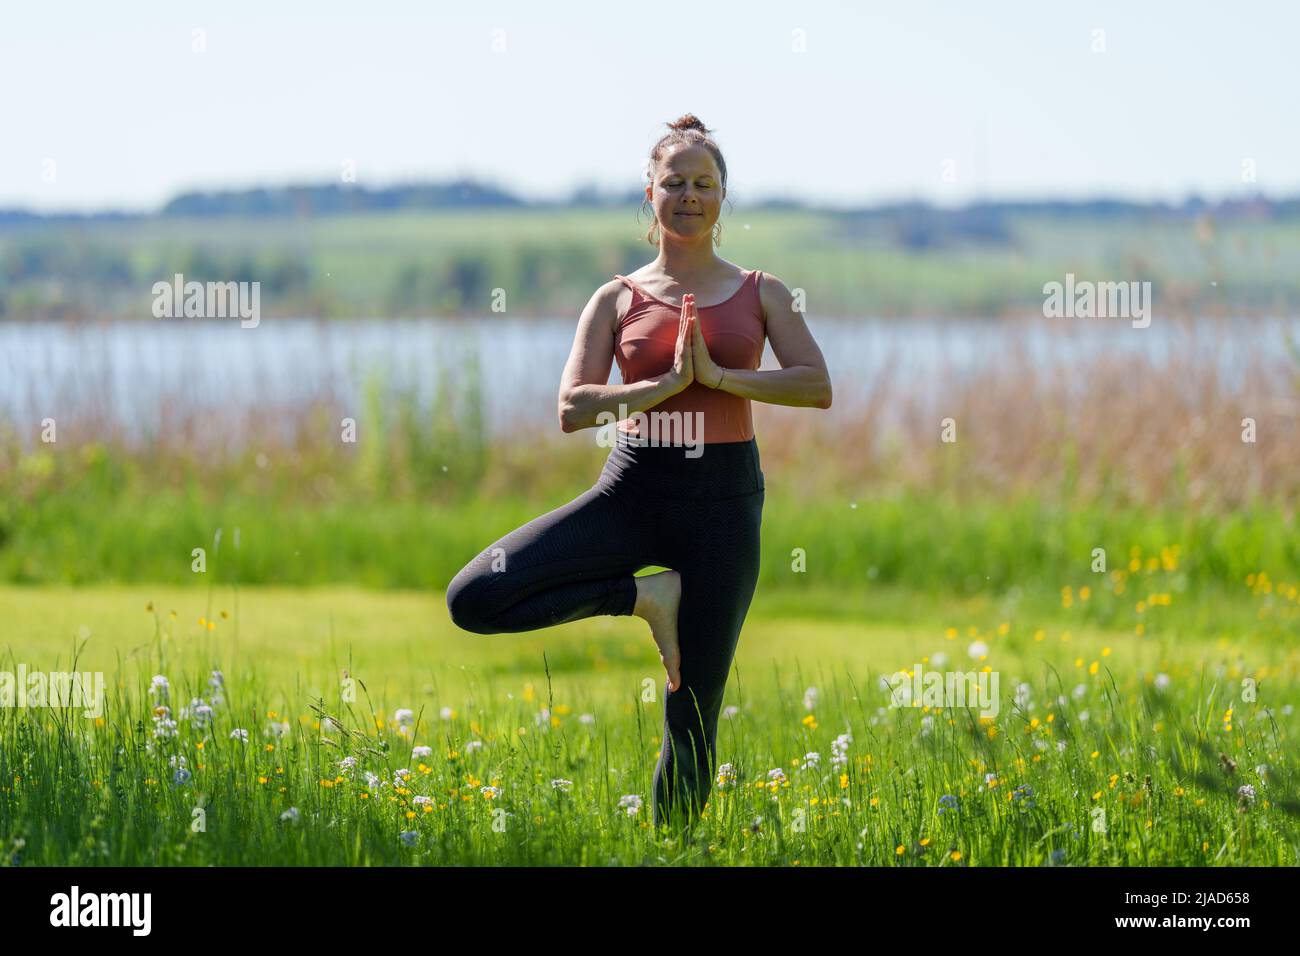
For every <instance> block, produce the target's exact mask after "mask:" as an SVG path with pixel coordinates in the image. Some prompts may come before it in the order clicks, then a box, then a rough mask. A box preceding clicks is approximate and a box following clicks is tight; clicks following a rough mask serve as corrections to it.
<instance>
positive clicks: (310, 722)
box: [0, 570, 1300, 866]
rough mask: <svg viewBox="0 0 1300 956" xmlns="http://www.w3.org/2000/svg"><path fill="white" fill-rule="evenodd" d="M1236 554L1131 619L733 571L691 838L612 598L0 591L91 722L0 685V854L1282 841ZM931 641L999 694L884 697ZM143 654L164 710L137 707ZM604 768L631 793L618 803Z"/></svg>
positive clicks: (717, 858) (1274, 672)
mask: <svg viewBox="0 0 1300 956" xmlns="http://www.w3.org/2000/svg"><path fill="white" fill-rule="evenodd" d="M1174 573H1176V571H1175V572H1167V571H1164V570H1161V571H1158V572H1152V575H1153V581H1154V579H1155V578H1157V577H1160V576H1162V575H1163V576H1168V575H1171V574H1174ZM1255 583H1256V587H1255V588H1254V590H1255V591H1257V592H1258V593H1256V594H1250V593H1246V592H1244V589H1243V593H1241V594H1238V595H1234V596H1232V597H1231V598H1225V599H1224V600H1223V601H1222V602H1221V603H1222V605H1223V608H1222V614H1223V616H1224V619H1225V621H1226V623H1227V626H1225V627H1224V628H1222V629H1212V630H1197V629H1195V628H1193V627H1190V626H1189V627H1184V626H1181V625H1180V626H1173V625H1172V624H1170V623H1169V621H1167V620H1166V621H1164V622H1161V621H1159V620H1156V619H1155V617H1154V615H1152V617H1151V619H1150V626H1149V627H1148V628H1146V629H1145V631H1144V633H1143V634H1142V635H1141V636H1139V635H1138V634H1137V633H1135V629H1134V628H1132V627H1124V628H1122V629H1117V628H1113V627H1103V626H1097V625H1096V624H1095V623H1093V622H1092V620H1091V619H1090V617H1089V614H1090V613H1091V612H1090V611H1089V605H1091V604H1092V603H1093V602H1096V601H1100V600H1102V599H1103V595H1101V594H1100V593H1098V594H1094V595H1090V596H1089V598H1088V599H1087V600H1086V601H1084V600H1080V599H1078V598H1077V597H1076V598H1073V599H1072V600H1071V602H1070V606H1069V607H1065V606H1062V605H1063V603H1064V602H1061V601H1058V602H1057V603H1056V604H1055V606H1054V607H1051V608H1047V607H1046V606H1044V607H1042V608H1041V609H1039V610H1036V611H1035V612H1034V613H1032V614H1030V613H1025V612H1024V610H1023V608H1014V609H1012V610H1011V611H1010V612H1009V611H1008V607H1007V605H1006V602H1005V601H1004V600H1003V601H994V600H990V599H989V598H988V597H987V596H975V597H972V598H967V599H960V598H956V597H952V598H947V599H936V598H934V597H924V596H921V595H918V594H916V593H914V592H912V591H910V590H908V589H907V588H900V587H894V586H890V587H879V588H877V589H875V590H874V591H872V592H870V593H868V592H866V591H865V590H864V591H859V592H845V591H844V590H843V589H826V588H820V589H809V590H806V591H804V592H802V593H800V592H792V591H790V590H788V589H775V588H760V591H759V594H758V595H757V597H756V599H755V603H754V605H753V608H752V609H751V612H750V615H749V618H748V621H747V623H746V627H745V630H744V633H743V634H742V636H741V641H740V647H739V650H738V654H737V659H736V666H735V670H734V671H733V674H732V677H731V680H730V681H729V684H728V690H727V701H726V703H727V704H728V705H729V706H733V707H735V708H737V709H736V711H735V712H734V714H733V715H731V716H729V717H726V718H724V720H723V721H722V723H721V725H720V728H719V737H718V739H719V755H718V760H719V762H720V763H724V764H729V765H731V768H732V769H733V770H734V771H735V782H734V786H728V787H725V788H721V787H715V789H714V793H713V796H712V798H711V800H710V804H709V806H708V808H707V809H706V815H705V817H704V819H703V820H701V821H700V824H699V826H698V827H697V830H696V832H695V834H694V838H693V839H687V838H683V837H681V836H673V835H672V834H665V833H659V834H656V833H655V831H654V829H653V828H652V827H651V826H650V823H649V817H650V792H649V786H650V780H651V777H652V774H653V769H654V763H655V758H656V755H657V752H658V749H659V744H660V737H659V734H660V728H661V726H662V708H663V704H662V700H660V699H646V697H647V693H646V691H647V689H649V690H650V691H651V693H650V694H649V696H650V697H651V698H653V697H654V696H655V695H659V694H662V684H663V674H662V668H661V667H660V666H659V665H658V662H657V658H656V656H655V655H654V652H653V646H652V643H651V641H650V638H649V634H648V632H647V630H646V628H645V625H644V622H641V621H639V620H636V619H632V618H596V619H589V620H584V621H579V622H575V623H573V624H569V625H565V626H562V627H558V628H549V629H546V630H542V631H535V632H529V633H524V634H514V635H490V636H483V635H473V634H467V633H463V632H459V631H458V630H457V629H455V628H454V627H453V626H452V625H451V624H450V622H449V621H448V620H447V616H446V610H445V606H444V604H443V598H442V595H441V593H439V592H437V591H414V592H406V591H390V592H385V593H376V592H369V591H366V590H364V589H360V588H353V587H346V588H308V589H274V588H253V587H235V586H232V585H218V584H215V583H213V584H212V585H211V586H210V587H209V588H202V587H199V588H195V587H188V588H187V587H176V586H169V585H156V584H130V585H120V586H100V587H86V588H63V587H54V588H18V587H4V588H0V620H4V621H5V623H6V627H5V637H4V639H3V643H2V644H0V654H3V660H0V671H6V670H8V671H15V670H16V669H17V667H18V665H19V664H20V663H21V664H25V665H26V667H27V668H28V669H29V670H34V669H45V670H60V669H71V665H72V659H73V656H74V647H75V648H79V658H78V659H77V662H76V666H77V669H79V670H83V671H87V670H90V671H93V670H103V671H104V672H105V675H106V679H107V688H108V689H107V697H108V701H107V705H106V708H105V711H104V713H103V717H102V720H101V721H95V720H92V719H86V718H84V717H83V716H81V714H80V712H79V710H75V709H69V710H58V709H35V708H27V709H18V708H13V707H5V708H0V862H3V861H5V860H8V861H9V862H11V863H12V862H17V863H19V864H21V865H42V864H47V865H51V864H52V865H61V864H76V865H97V864H125V865H174V864H184V865H205V864H218V865H233V864H245V865H248V864H253V865H262V864H280V865H295V864H403V863H410V864H485V865H511V864H517V865H531V864H561V863H563V864H600V865H605V864H626V865H634V864H645V863H651V864H675V865H697V864H699V865H719V864H721V865H799V866H815V865H856V864H867V865H909V866H912V865H920V866H966V865H976V866H980V865H1028V866H1037V865H1046V864H1060V865H1072V866H1083V865H1242V864H1259V865H1295V864H1296V863H1297V862H1298V861H1300V821H1297V818H1296V814H1297V812H1298V811H1300V806H1298V805H1297V803H1296V801H1295V782H1296V776H1295V772H1296V768H1295V764H1294V754H1295V747H1294V744H1293V743H1292V742H1291V740H1290V738H1291V737H1292V736H1293V735H1294V733H1295V731H1296V716H1295V714H1294V706H1295V704H1296V703H1297V702H1300V682H1298V681H1297V678H1298V676H1300V675H1298V674H1297V663H1298V662H1300V657H1298V655H1297V653H1296V651H1295V650H1294V647H1295V644H1294V641H1293V640H1280V639H1279V631H1283V632H1285V633H1289V634H1291V635H1293V634H1294V618H1290V619H1287V620H1283V618H1284V617H1285V614H1286V613H1287V612H1288V610H1289V609H1290V608H1292V607H1294V604H1295V602H1294V600H1293V599H1289V598H1286V597H1285V595H1281V596H1279V594H1278V593H1277V588H1276V587H1272V586H1270V590H1266V589H1265V587H1264V582H1263V581H1261V580H1259V579H1256V582H1255ZM1076 593H1077V592H1076ZM1181 600H1182V598H1176V599H1175V600H1174V602H1173V605H1172V606H1171V607H1169V608H1164V607H1160V608H1159V611H1160V612H1164V611H1173V610H1174V609H1175V608H1176V607H1177V605H1178V603H1179V602H1180V601H1181ZM147 606H152V609H153V610H152V611H147V610H146V607H147ZM1265 609H1271V610H1269V612H1268V613H1262V612H1264V611H1265ZM173 611H174V612H175V616H174V617H173V616H172V612H173ZM1153 611H1154V609H1153ZM223 612H224V613H223ZM201 618H202V619H203V620H204V621H205V622H207V621H211V622H213V623H212V626H211V627H209V626H207V625H206V624H202V625H201V624H200V619H201ZM1288 628H1289V630H1286V629H1288ZM976 640H980V641H983V642H984V643H985V644H986V645H987V648H988V650H987V656H986V658H985V659H983V660H979V661H975V660H973V659H971V658H970V657H969V656H968V648H969V646H970V645H971V644H972V643H973V642H974V641H976ZM939 652H942V653H944V654H946V655H947V657H948V659H949V664H948V666H949V667H951V668H955V669H962V670H965V669H977V668H979V667H983V666H986V665H987V666H989V667H991V668H993V669H994V670H995V671H996V672H997V673H998V675H999V682H1000V686H999V695H998V699H999V703H1000V707H1001V709H1000V712H999V713H998V714H997V716H996V717H995V718H993V719H992V720H991V721H988V722H982V721H981V720H980V718H979V715H978V713H977V712H975V711H973V710H970V711H968V710H965V709H952V710H947V711H934V710H929V711H924V712H923V711H922V710H921V709H914V708H897V709H894V708H890V707H889V706H888V704H889V696H888V693H887V692H886V691H885V690H883V689H881V688H880V687H879V681H880V678H881V677H882V676H883V675H887V674H891V673H893V672H895V671H896V670H899V669H910V668H911V667H913V666H914V665H915V664H916V663H918V662H924V663H926V666H935V667H938V666H939V665H938V662H937V661H936V660H935V658H934V655H935V654H936V653H939ZM213 670H220V671H221V672H222V674H223V678H224V679H223V684H224V689H223V695H222V696H223V698H224V700H223V702H222V703H220V704H218V705H216V706H215V708H214V714H213V719H212V722H211V724H210V725H209V726H207V727H200V726H199V723H198V722H197V721H196V720H194V719H183V718H180V712H181V709H182V708H183V707H184V706H186V705H187V704H189V703H190V702H191V699H192V698H194V697H199V698H202V699H204V700H205V701H208V702H211V701H212V688H211V686H210V685H209V680H210V675H211V673H212V671H213ZM345 672H346V674H347V675H349V676H351V677H353V678H355V679H356V681H357V684H356V685H355V700H352V701H348V700H345V699H344V697H345V693H346V685H345V684H344V682H343V679H342V678H343V676H344V674H345ZM155 674H162V675H165V676H166V677H167V678H168V679H169V682H170V691H169V700H168V703H169V705H170V707H171V716H172V717H173V718H178V719H177V731H178V733H177V736H175V737H166V738H157V739H155V738H154V736H153V730H154V727H155V723H154V719H153V712H152V710H151V709H152V708H153V707H154V706H156V705H157V704H158V703H159V700H158V698H157V697H151V696H150V694H149V691H148V688H149V684H150V681H151V679H152V677H153V676H154V675H155ZM1158 674H1163V675H1166V676H1167V678H1168V684H1167V686H1165V687H1164V688H1163V689H1159V686H1158V685H1157V682H1156V676H1157V675H1158ZM1246 678H1251V679H1254V680H1255V681H1257V682H1258V683H1257V696H1256V698H1255V699H1253V700H1244V699H1243V696H1247V697H1249V696H1251V695H1250V694H1248V693H1246V692H1245V690H1244V689H1243V679H1246ZM1160 681H1161V683H1162V684H1163V681H1164V678H1163V677H1162V678H1161V679H1160ZM1022 683H1024V684H1027V685H1028V699H1024V698H1023V696H1022V697H1021V699H1020V701H1019V702H1017V699H1016V698H1017V696H1018V695H1023V693H1024V691H1018V689H1017V688H1018V685H1020V684H1022ZM809 687H816V688H817V689H818V694H817V699H816V700H815V701H814V702H812V706H811V709H809V708H808V707H806V706H805V703H806V702H805V692H806V690H807V688H809ZM1060 697H1064V700H1063V701H1062V700H1059V699H1058V698H1060ZM399 708H408V709H410V710H412V711H413V716H414V720H413V726H412V727H411V730H410V732H409V733H405V734H404V733H402V732H401V728H400V727H399V725H398V724H397V722H396V720H395V715H396V712H397V710H398V709H399ZM444 708H448V709H449V710H447V711H446V712H445V716H444ZM543 708H545V709H546V710H545V711H544V710H543ZM1229 709H1231V712H1230V713H1229ZM584 714H589V715H591V717H592V720H591V722H584V721H583V719H582V716H581V715H584ZM324 715H329V716H330V717H333V718H336V719H337V720H338V721H339V724H340V725H341V727H340V726H334V725H331V724H330V723H329V722H328V721H326V722H325V724H324V725H322V718H323V716H324ZM273 723H283V724H285V725H287V727H284V728H282V729H283V730H284V731H285V732H284V734H283V736H275V735H274V733H273V732H272V731H271V727H272V724H273ZM235 729H244V730H247V731H248V740H247V743H244V742H240V741H238V740H234V739H232V738H231V732H232V731H233V730H235ZM845 733H848V734H850V735H851V738H852V740H851V742H848V743H847V748H846V761H845V763H844V765H843V766H842V767H841V766H836V767H832V766H831V758H832V753H833V747H832V743H833V741H835V740H836V738H837V737H840V735H841V734H845ZM475 741H477V742H478V744H477V745H476V744H474V743H472V742H475ZM1061 745H1063V746H1061ZM413 746H427V747H430V748H431V753H430V754H429V756H427V757H423V758H413V757H412V751H411V748H412V747H413ZM809 753H817V754H819V755H820V760H819V761H818V763H817V765H816V766H815V767H808V768H805V767H804V766H803V763H804V759H805V755H807V754H809ZM345 756H352V757H355V758H356V759H357V764H356V766H355V767H354V768H352V769H351V770H349V771H348V772H346V773H343V772H342V771H341V769H340V766H339V761H340V760H341V759H343V758H344V757H345ZM173 757H183V758H184V759H185V764H184V766H185V769H187V770H188V771H189V772H190V776H189V778H188V779H186V780H183V781H180V782H178V781H176V780H175V779H174V777H173V774H174V768H173V766H172V765H171V763H170V759H171V758H173ZM1260 767H1264V768H1266V769H1263V770H1260V769H1258V768H1260ZM402 768H407V769H409V770H410V771H411V773H410V777H409V779H408V784H407V785H406V786H403V787H401V788H396V787H394V786H392V785H391V781H392V780H393V779H394V773H395V771H397V770H399V769H402ZM777 769H779V770H781V771H782V773H783V774H784V780H778V781H777V782H776V783H775V784H773V781H772V780H771V778H770V774H771V771H774V770H777ZM367 772H369V773H373V774H376V775H377V776H378V778H379V779H380V781H381V782H380V783H379V784H378V785H370V784H367V782H366V780H365V777H364V774H365V773H367ZM989 774H992V775H994V776H993V777H992V781H993V782H992V783H991V784H990V783H989V782H988V780H989V778H988V777H987V776H986V775H989ZM340 777H342V779H339V778H340ZM556 779H564V780H569V781H571V782H572V788H571V789H570V790H568V791H567V792H566V791H561V790H557V789H555V788H554V787H553V786H552V781H553V780H556ZM323 781H326V782H329V783H331V784H332V785H330V786H326V785H325V783H323ZM1247 784H1248V785H1250V786H1252V787H1253V788H1254V792H1255V799H1254V800H1253V802H1249V801H1248V800H1247V798H1246V797H1244V796H1239V788H1241V787H1242V786H1243V785H1247ZM488 786H492V787H497V788H499V791H498V792H497V793H496V794H495V796H486V795H485V794H484V792H483V790H482V788H483V787H488ZM1026 788H1027V789H1026ZM416 795H420V796H422V797H428V798H429V801H430V802H428V803H427V804H416V803H415V802H414V799H413V798H414V797H415V796H416ZM624 795H638V796H640V797H641V799H642V801H643V803H642V807H641V809H640V811H639V812H638V813H636V814H635V815H629V814H628V813H626V812H625V811H623V810H621V809H620V808H619V800H620V798H621V797H623V796H624ZM949 797H951V798H955V801H954V800H950V799H948V798H949ZM954 802H955V804H956V809H951V810H950V809H949V808H948V804H950V803H954ZM425 806H428V807H429V808H430V809H429V811H428V812H425V810H424V807H425ZM196 808H198V809H201V810H202V814H196V813H195V810H196ZM290 808H297V811H298V819H297V821H296V822H293V821H291V820H288V819H282V815H283V814H285V813H287V812H288V811H289V810H290ZM1098 809H1100V810H1101V811H1103V812H1104V827H1103V826H1102V825H1101V823H1100V822H1099V821H1100V820H1101V819H1102V818H1101V817H1098V816H1096V815H1095V811H1097V810H1098ZM502 811H504V814H503V813H502ZM408 813H414V814H415V816H414V817H413V818H408V816H407V814H408ZM196 821H199V822H201V824H202V825H201V826H200V823H199V822H196ZM1103 830H1104V832H1103ZM403 832H407V833H413V834H414V836H413V837H410V839H411V840H412V845H410V846H408V845H406V844H405V843H404V841H403V840H402V838H401V836H400V834H402V833H403ZM954 854H957V855H954Z"/></svg>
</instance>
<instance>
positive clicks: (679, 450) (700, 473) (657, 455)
mask: <svg viewBox="0 0 1300 956" xmlns="http://www.w3.org/2000/svg"><path fill="white" fill-rule="evenodd" d="M601 480H602V481H603V482H605V483H606V484H607V485H614V486H619V487H623V486H628V487H635V488H636V490H637V491H640V492H644V493H646V494H650V495H659V496H661V497H676V498H683V497H685V498H734V497H739V496H741V495H752V494H755V493H757V492H759V491H763V490H764V487H763V469H762V463H761V459H760V458H759V454H758V442H757V441H756V440H755V439H753V438H750V439H749V440H747V441H734V442H730V441H729V442H699V443H697V444H694V445H656V444H650V443H648V442H646V441H645V440H644V439H642V440H640V441H637V440H636V439H627V440H625V441H620V442H618V443H617V444H616V445H614V447H613V448H611V449H610V452H609V457H608V458H607V459H606V461H605V467H604V470H603V471H602V472H601Z"/></svg>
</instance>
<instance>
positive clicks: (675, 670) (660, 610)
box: [632, 571, 682, 692]
mask: <svg viewBox="0 0 1300 956" xmlns="http://www.w3.org/2000/svg"><path fill="white" fill-rule="evenodd" d="M634 580H635V581H636V607H635V608H634V609H633V610H632V613H633V614H635V615H636V616H637V617H641V618H645V620H646V621H647V622H649V624H650V633H651V634H653V635H654V639H655V644H656V645H657V646H658V648H659V659H660V660H661V661H663V664H664V670H666V671H667V672H668V689H669V690H670V691H674V692H675V691H676V690H677V688H679V687H680V686H681V684H682V674H681V665H682V652H681V649H680V648H679V647H678V646H677V606H678V605H679V604H680V603H681V599H682V576H681V574H679V573H678V572H676V571H660V572H659V573H658V574H646V575H642V576H641V577H637V578H634Z"/></svg>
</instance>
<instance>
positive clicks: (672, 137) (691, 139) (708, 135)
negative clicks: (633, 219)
mask: <svg viewBox="0 0 1300 956" xmlns="http://www.w3.org/2000/svg"><path fill="white" fill-rule="evenodd" d="M666 125H667V126H668V132H667V133H665V134H664V135H663V136H661V137H659V142H657V143H655V144H654V148H653V149H651V150H650V165H649V168H648V169H647V171H646V175H647V176H648V177H649V179H650V181H651V182H653V181H654V172H655V170H656V169H658V168H659V160H661V159H662V158H663V156H664V154H665V153H666V152H668V150H669V149H671V148H672V147H674V146H677V145H685V146H703V147H704V148H705V149H707V150H708V151H709V152H710V153H711V154H712V155H713V161H714V162H716V163H717V164H718V171H719V172H720V173H722V188H723V189H724V190H725V189H726V188H727V161H726V160H725V159H723V158H722V150H720V149H719V148H718V144H717V143H716V142H715V141H714V139H713V135H712V130H710V129H709V128H708V127H707V126H705V125H704V123H703V122H702V121H701V120H700V118H699V117H698V116H696V115H695V114H694V113H687V114H685V115H684V116H681V117H679V118H677V119H676V120H674V121H673V122H671V123H668V124H666ZM648 205H650V200H648V199H647V200H646V201H645V202H643V203H642V204H641V208H643V209H644V208H645V207H646V206H648ZM650 215H651V216H653V215H654V210H651V212H650ZM658 226H659V220H657V219H656V220H655V221H654V223H652V224H651V226H650V229H649V230H648V231H647V232H646V235H645V239H646V242H649V243H651V244H653V243H654V242H655V240H654V239H653V238H651V237H652V236H653V235H654V233H655V230H656V229H657V228H658Z"/></svg>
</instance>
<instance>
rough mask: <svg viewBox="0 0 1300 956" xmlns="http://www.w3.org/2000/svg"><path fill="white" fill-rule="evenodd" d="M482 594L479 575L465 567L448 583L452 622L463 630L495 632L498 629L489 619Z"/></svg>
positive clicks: (483, 632)
mask: <svg viewBox="0 0 1300 956" xmlns="http://www.w3.org/2000/svg"><path fill="white" fill-rule="evenodd" d="M482 594H483V589H482V587H480V586H479V576H478V575H477V574H475V573H474V572H473V571H471V570H470V569H469V568H465V569H463V570H462V571H461V572H460V573H459V574H457V575H456V577H454V578H453V579H452V581H451V583H450V584H448V585H447V613H448V614H450V615H451V621H452V623H453V624H455V625H456V626H457V627H459V628H460V629H461V630H463V631H470V632H471V633H474V634H495V633H497V629H496V628H494V627H493V626H492V624H491V622H490V621H489V614H488V609H487V607H486V605H485V603H484V601H483V598H482Z"/></svg>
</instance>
